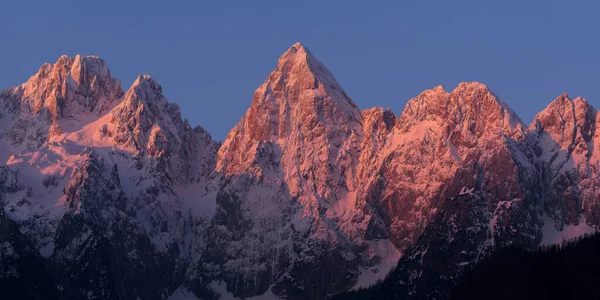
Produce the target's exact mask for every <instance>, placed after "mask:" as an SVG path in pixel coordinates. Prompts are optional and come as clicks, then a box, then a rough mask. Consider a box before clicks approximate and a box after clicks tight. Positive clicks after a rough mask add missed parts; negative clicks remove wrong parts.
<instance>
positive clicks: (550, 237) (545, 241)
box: [540, 214, 597, 246]
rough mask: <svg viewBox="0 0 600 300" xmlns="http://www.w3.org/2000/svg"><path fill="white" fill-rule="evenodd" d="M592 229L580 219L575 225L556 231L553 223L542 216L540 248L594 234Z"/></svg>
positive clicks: (594, 230) (548, 218)
mask: <svg viewBox="0 0 600 300" xmlns="http://www.w3.org/2000/svg"><path fill="white" fill-rule="evenodd" d="M596 231H597V229H594V228H593V227H591V226H590V225H588V224H587V223H586V222H585V219H581V220H580V221H579V224H577V225H565V226H564V227H563V229H562V230H561V231H558V230H557V229H556V227H555V226H554V221H552V219H551V218H550V217H549V216H548V215H546V214H544V226H543V227H542V234H543V238H542V242H541V243H540V246H548V245H555V244H561V243H563V242H565V241H568V240H572V239H574V238H577V237H580V236H583V235H585V234H590V233H594V232H596Z"/></svg>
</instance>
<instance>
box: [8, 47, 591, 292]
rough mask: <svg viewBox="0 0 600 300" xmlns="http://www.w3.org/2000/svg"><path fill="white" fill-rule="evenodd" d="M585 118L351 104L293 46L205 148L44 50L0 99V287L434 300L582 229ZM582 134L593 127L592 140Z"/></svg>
mask: <svg viewBox="0 0 600 300" xmlns="http://www.w3.org/2000/svg"><path fill="white" fill-rule="evenodd" d="M599 122H600V115H599V114H598V112H597V111H596V109H594V108H593V107H592V106H591V105H590V104H589V103H588V102H587V100H586V99H584V98H581V97H579V98H575V99H570V98H569V97H568V96H567V94H563V95H560V96H559V97H557V98H556V99H555V100H554V101H552V102H551V103H550V105H548V107H546V108H545V109H544V110H543V111H542V112H540V113H538V114H537V115H536V116H535V118H534V120H533V122H532V123H531V124H530V125H526V124H524V123H523V121H522V120H521V119H520V118H519V117H518V116H517V115H516V114H515V112H514V111H513V110H512V109H511V108H510V107H508V105H507V104H506V103H505V102H503V101H502V100H501V99H500V98H499V97H498V96H496V95H495V94H494V93H492V92H491V91H490V90H489V89H488V87H487V86H485V85H484V84H481V83H478V82H464V83H460V84H459V85H458V86H457V87H456V88H455V89H454V90H453V91H446V90H445V89H444V88H443V87H441V86H437V87H435V88H433V89H431V90H426V91H424V92H422V93H421V94H420V95H418V96H417V97H415V98H413V99H411V100H409V101H408V103H407V104H406V106H405V108H404V111H403V112H402V113H401V114H400V115H396V114H394V113H393V112H392V111H390V110H389V109H387V110H386V109H383V108H379V107H376V108H372V109H366V110H361V109H360V108H358V107H357V106H356V105H355V104H354V102H353V101H352V100H351V99H350V97H349V96H348V95H347V94H346V93H345V91H344V90H343V88H342V87H341V86H340V84H339V83H338V82H337V81H336V80H335V78H334V77H333V75H332V74H331V73H330V72H329V71H328V70H327V68H326V67H325V66H324V65H323V64H322V63H321V62H320V61H319V60H317V59H316V58H315V57H314V56H313V55H312V53H311V52H310V50H308V49H307V48H306V47H304V46H303V45H302V44H300V43H296V44H294V45H293V46H292V47H290V48H289V49H288V50H287V51H286V52H285V53H284V54H283V55H282V56H281V57H280V58H279V60H278V62H277V66H276V68H275V69H274V70H273V71H272V72H271V73H270V74H269V75H268V77H267V79H266V80H265V82H264V83H263V84H262V85H261V86H260V87H259V88H258V89H257V90H256V91H255V93H254V97H253V99H252V102H251V104H250V108H249V109H248V110H247V111H246V113H245V115H244V116H243V117H242V118H241V120H240V121H239V122H238V123H237V124H236V125H235V126H234V127H233V129H231V131H230V132H229V134H228V135H227V138H226V139H225V141H224V142H223V143H221V142H218V141H215V140H214V139H213V138H212V137H211V135H210V134H209V133H208V132H207V131H206V130H204V129H203V128H201V127H199V126H197V127H192V126H191V125H190V124H189V123H188V121H187V120H184V119H182V117H181V112H180V109H179V107H178V105H177V104H173V103H170V102H169V101H168V100H167V99H166V98H165V97H164V95H163V93H162V88H161V86H160V84H159V83H157V82H156V81H155V80H154V79H152V77H151V76H149V75H140V76H139V77H138V78H137V79H136V80H135V82H134V83H133V84H132V86H131V87H129V89H128V90H127V91H123V89H122V88H121V82H120V81H119V80H118V79H115V78H113V77H112V75H111V72H110V71H109V69H108V67H107V65H106V63H105V61H104V60H102V59H101V58H98V57H95V56H82V55H77V56H76V57H75V58H72V57H68V56H62V57H60V58H59V59H58V61H57V62H56V63H54V64H44V65H42V66H41V68H40V69H39V71H38V72H37V73H36V74H35V75H33V76H32V77H31V78H30V79H29V80H28V81H27V82H25V83H23V84H22V85H20V86H17V87H11V88H8V89H6V90H4V91H2V92H0V162H1V166H0V205H1V207H2V209H0V265H1V268H0V286H2V288H3V290H7V289H10V290H12V291H13V293H14V294H13V296H14V297H15V298H36V297H37V298H36V299H81V298H87V299H138V298H139V299H196V298H197V299H236V298H239V299H277V298H281V299H326V298H328V297H331V296H334V295H336V294H339V293H342V292H345V291H348V290H352V289H359V288H363V287H367V286H369V285H371V284H373V283H375V282H376V281H377V280H379V279H382V278H384V277H385V276H386V275H387V274H388V273H389V272H390V270H392V269H394V268H396V271H395V272H396V274H401V275H399V279H398V282H399V291H400V293H401V295H402V297H403V298H408V299H420V298H427V299H446V298H448V297H449V295H450V292H449V291H450V290H451V289H452V287H453V286H455V285H456V284H457V283H458V280H459V279H460V275H461V274H463V272H465V270H467V269H468V268H469V267H471V266H473V265H474V264H476V263H477V262H478V261H479V260H480V258H483V257H486V256H487V255H489V254H490V253H492V252H494V251H496V250H497V249H501V248H504V247H507V246H516V247H521V248H525V249H535V248H536V247H538V246H540V245H551V244H556V243H561V242H562V241H564V240H566V239H570V238H574V237H578V236H581V235H583V234H585V233H591V232H595V231H597V229H598V226H599V225H600V197H599V194H600V175H599V173H598V169H599V167H600V160H599V158H600V154H598V151H595V150H596V149H600V137H598V136H597V133H596V124H598V123H599ZM598 135H600V132H598Z"/></svg>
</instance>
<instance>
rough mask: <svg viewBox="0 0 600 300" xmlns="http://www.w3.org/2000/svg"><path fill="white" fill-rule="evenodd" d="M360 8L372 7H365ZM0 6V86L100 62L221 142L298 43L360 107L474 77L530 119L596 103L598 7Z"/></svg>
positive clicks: (397, 106)
mask: <svg viewBox="0 0 600 300" xmlns="http://www.w3.org/2000/svg"><path fill="white" fill-rule="evenodd" d="M370 2H373V3H370ZM370 2H367V1H189V2H183V1H170V2H165V1H60V2H58V1H9V2H8V3H3V8H2V11H3V14H2V17H0V36H1V37H2V42H1V44H0V45H1V46H0V88H1V89H3V88H5V87H8V86H11V85H18V84H20V83H22V82H23V81H25V80H27V78H29V77H30V76H31V75H33V74H34V73H35V72H36V71H37V70H38V68H39V66H40V65H41V64H42V63H44V62H54V61H56V60H57V58H58V57H59V56H60V55H62V54H68V55H75V54H77V53H81V54H94V55H98V56H100V57H102V58H104V59H105V60H106V61H107V63H108V65H109V68H110V69H111V71H112V73H113V76H114V77H117V78H120V79H121V80H122V81H123V89H127V88H128V87H129V85H130V84H131V83H132V82H133V80H134V79H135V78H136V77H137V75H139V74H141V73H147V74H151V75H152V76H153V77H154V78H155V79H156V80H158V81H159V82H160V83H161V84H162V86H163V91H164V93H165V94H166V96H167V97H168V98H169V100H170V101H171V102H176V103H178V104H179V105H180V106H181V108H182V114H183V116H184V117H186V118H188V120H189V121H190V123H191V124H192V125H201V126H203V127H204V128H206V129H207V130H208V131H209V132H211V134H212V135H213V137H214V138H216V139H219V140H222V139H224V138H225V136H226V134H227V132H228V131H229V129H231V127H233V126H234V125H235V123H237V121H238V120H239V118H240V117H241V116H242V115H243V113H244V112H245V111H246V109H247V108H248V106H249V105H250V102H251V100H252V96H253V93H254V90H255V89H256V88H257V87H258V86H259V85H260V84H261V83H262V82H263V81H264V79H265V78H266V76H267V75H268V73H269V72H270V71H271V70H272V69H273V68H274V67H275V65H276V62H277V58H278V57H279V55H280V54H282V53H283V52H284V51H285V50H286V49H287V48H288V47H289V46H291V45H292V44H293V43H294V42H296V41H300V42H302V43H303V44H304V45H305V46H306V47H308V48H310V49H311V51H312V53H313V54H314V55H315V56H316V57H317V58H318V59H320V60H321V61H323V63H324V64H325V65H326V66H327V67H328V68H329V69H330V70H331V72H332V73H333V74H334V75H335V77H336V79H337V80H338V81H339V82H340V84H341V85H342V87H344V89H345V90H346V92H347V93H348V94H349V95H350V97H351V98H352V99H353V100H354V101H355V102H356V103H357V104H358V106H359V107H361V108H370V107H373V106H383V107H390V108H392V110H393V111H394V112H395V113H396V114H400V113H401V112H402V108H403V107H404V104H405V103H406V101H407V100H408V99H410V98H412V97H414V96H416V95H418V94H419V93H420V92H421V91H422V90H424V89H428V88H432V87H434V86H435V85H438V84H442V85H444V87H445V88H446V89H447V90H452V89H453V88H454V87H456V85H457V83H458V82H461V81H473V80H477V81H481V82H483V83H485V84H487V85H488V87H490V89H491V90H492V91H494V92H495V93H496V94H497V95H499V96H500V98H502V99H503V100H504V101H505V102H507V103H508V104H509V105H510V106H511V107H512V108H513V109H514V110H515V111H516V112H517V113H518V114H519V115H520V116H521V118H523V120H524V121H525V122H527V123H529V122H530V121H531V120H532V118H533V116H534V115H535V113H537V112H538V111H540V110H542V109H543V108H544V107H545V106H546V105H547V104H548V103H550V101H551V100H552V99H554V98H555V97H556V96H558V95H559V94H561V93H563V92H568V93H569V95H570V96H571V97H573V98H574V97H575V96H578V95H581V96H584V97H586V98H587V99H588V100H589V101H590V103H592V104H593V105H594V106H595V107H596V108H600V84H599V82H598V81H599V80H600V34H598V29H600V18H598V17H597V14H598V11H600V4H598V3H597V1H577V0H574V1H389V2H388V1H370Z"/></svg>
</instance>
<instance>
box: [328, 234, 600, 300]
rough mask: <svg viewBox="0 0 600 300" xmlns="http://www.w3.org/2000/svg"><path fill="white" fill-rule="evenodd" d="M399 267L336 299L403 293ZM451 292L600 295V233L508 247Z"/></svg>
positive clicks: (456, 297) (458, 299) (463, 299)
mask: <svg viewBox="0 0 600 300" xmlns="http://www.w3.org/2000/svg"><path fill="white" fill-rule="evenodd" d="M396 273H397V271H394V272H392V273H391V274H390V275H388V277H387V278H386V279H385V280H383V281H381V282H379V283H377V284H375V285H374V286H372V287H370V288H368V289H361V290H358V291H352V292H346V293H344V294H341V295H338V296H336V297H333V298H332V299H336V300H340V299H344V300H354V299H404V298H406V290H405V289H406V286H404V285H401V284H400V283H399V279H398V277H399V276H398V275H399V274H396ZM417 297H418V296H417ZM449 298H450V299H452V300H470V299H478V300H479V299H502V300H505V299H545V300H547V299H577V300H580V299H600V234H594V235H591V236H585V237H581V238H579V239H576V240H573V241H569V242H566V243H564V244H562V245H553V246H548V247H540V248H539V249H538V250H536V251H527V250H524V249H521V248H516V247H508V248H504V249H502V250H500V251H498V252H496V253H494V254H492V255H491V256H490V257H488V258H486V259H484V260H482V261H480V262H479V263H478V264H477V265H475V267H474V268H473V269H470V270H468V271H466V272H465V274H464V275H463V276H462V278H461V279H460V281H459V284H458V286H457V287H456V288H455V289H454V292H453V293H452V295H449Z"/></svg>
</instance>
